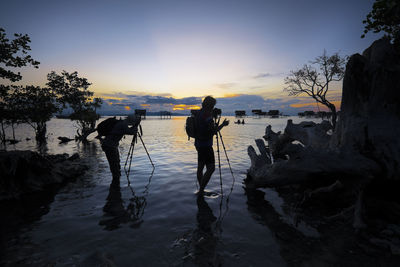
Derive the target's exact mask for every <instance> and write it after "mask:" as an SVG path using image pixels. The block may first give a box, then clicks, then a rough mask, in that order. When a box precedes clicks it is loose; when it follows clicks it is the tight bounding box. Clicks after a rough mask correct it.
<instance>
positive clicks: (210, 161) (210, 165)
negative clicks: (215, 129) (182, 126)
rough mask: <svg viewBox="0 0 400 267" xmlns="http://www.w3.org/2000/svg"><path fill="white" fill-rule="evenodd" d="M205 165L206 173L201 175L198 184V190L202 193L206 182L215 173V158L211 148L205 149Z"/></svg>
mask: <svg viewBox="0 0 400 267" xmlns="http://www.w3.org/2000/svg"><path fill="white" fill-rule="evenodd" d="M204 153H205V158H206V159H205V163H206V172H205V173H204V175H203V179H202V182H201V184H200V190H201V191H204V188H206V186H207V184H208V182H209V181H210V178H211V175H212V174H213V173H214V171H215V157H214V150H213V148H212V147H208V148H206V149H205V152H204Z"/></svg>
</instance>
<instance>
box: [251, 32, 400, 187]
mask: <svg viewBox="0 0 400 267" xmlns="http://www.w3.org/2000/svg"><path fill="white" fill-rule="evenodd" d="M399 103H400V56H399V54H398V52H396V50H395V49H394V48H393V45H392V44H391V43H390V42H389V40H387V39H381V40H378V41H376V42H374V43H373V44H372V45H371V47H369V48H368V49H366V50H365V51H364V53H363V54H362V55H359V54H355V55H353V56H351V58H350V59H349V62H348V63H347V66H346V73H345V77H344V81H343V97H342V106H341V115H340V119H339V121H338V123H337V126H336V129H335V131H334V132H333V134H332V135H330V134H329V123H326V122H323V123H321V124H315V123H313V122H301V123H300V124H293V123H292V121H291V120H289V121H288V124H287V126H286V129H285V131H284V132H283V133H280V132H279V133H275V132H273V130H272V129H271V126H267V128H266V134H265V136H264V139H265V140H266V141H267V142H268V149H269V150H268V153H266V152H264V151H265V148H262V147H263V146H264V144H263V143H262V140H258V143H257V146H258V147H259V148H260V154H257V153H256V152H255V150H254V148H253V147H251V146H250V147H249V149H248V153H249V156H250V158H251V160H252V166H251V167H250V170H249V175H250V176H251V177H252V179H251V180H250V181H251V182H252V183H253V185H255V187H262V186H274V185H276V184H280V185H284V184H286V183H289V184H290V183H298V182H301V181H302V180H306V179H309V178H312V177H318V176H321V175H324V176H327V174H328V175H329V174H336V175H338V174H339V175H340V174H343V175H344V176H351V175H353V176H354V175H356V176H358V177H365V178H374V177H375V178H377V177H379V178H386V179H400V175H399V174H400V138H399V136H400V105H399ZM280 179H282V181H280V182H279V181H278V180H280ZM283 180H285V181H283ZM272 181H274V182H272Z"/></svg>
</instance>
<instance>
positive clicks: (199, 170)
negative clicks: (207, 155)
mask: <svg viewBox="0 0 400 267" xmlns="http://www.w3.org/2000/svg"><path fill="white" fill-rule="evenodd" d="M204 166H206V163H205V162H202V161H198V162H197V181H198V182H199V186H201V180H203V170H204Z"/></svg>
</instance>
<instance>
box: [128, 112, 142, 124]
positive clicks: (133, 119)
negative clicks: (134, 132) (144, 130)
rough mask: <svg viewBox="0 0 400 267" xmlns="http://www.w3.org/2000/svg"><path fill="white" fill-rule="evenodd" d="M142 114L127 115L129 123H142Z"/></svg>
mask: <svg viewBox="0 0 400 267" xmlns="http://www.w3.org/2000/svg"><path fill="white" fill-rule="evenodd" d="M140 120H141V118H140V116H136V115H135V114H129V115H128V116H127V117H126V121H127V122H128V124H129V125H137V124H139V123H140Z"/></svg>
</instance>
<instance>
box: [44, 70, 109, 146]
mask: <svg viewBox="0 0 400 267" xmlns="http://www.w3.org/2000/svg"><path fill="white" fill-rule="evenodd" d="M47 80H48V82H47V86H49V88H51V89H52V90H53V91H54V92H55V94H57V97H58V101H59V103H60V104H61V105H62V107H63V108H66V107H71V108H72V110H73V113H72V114H71V115H70V119H71V120H74V121H76V122H77V124H78V131H77V136H76V137H77V138H78V139H79V140H82V141H85V140H86V138H87V136H88V135H89V134H91V133H92V132H94V131H95V126H96V120H97V119H98V118H99V115H98V114H97V113H96V110H97V108H99V107H100V106H101V104H102V101H101V99H100V98H93V92H91V91H89V90H88V88H89V86H90V85H91V84H90V83H89V82H88V81H87V79H86V78H80V77H79V76H78V72H76V71H75V72H72V73H68V72H66V71H63V72H62V73H61V74H57V73H56V72H54V71H52V72H50V73H49V74H48V75H47Z"/></svg>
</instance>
